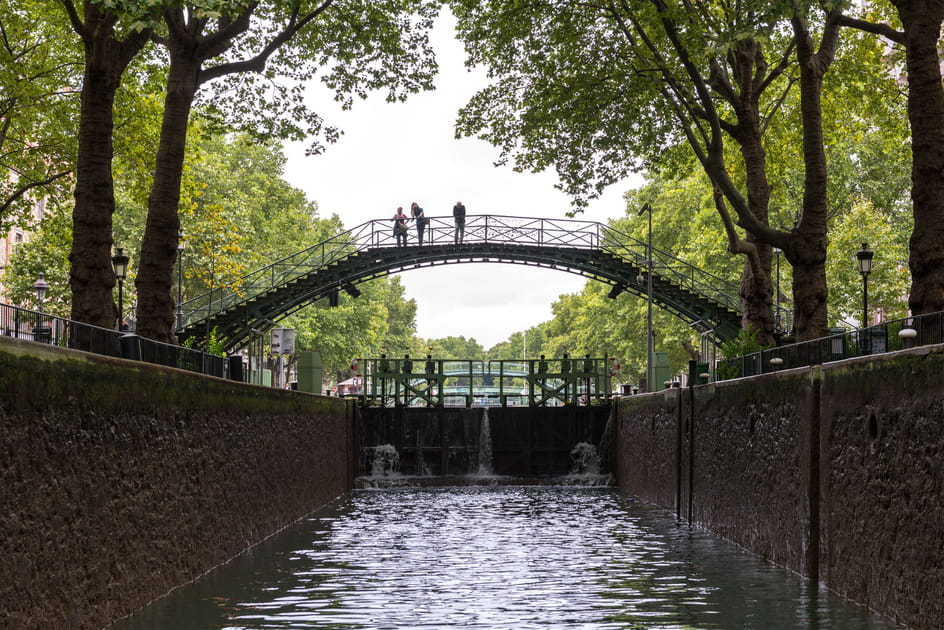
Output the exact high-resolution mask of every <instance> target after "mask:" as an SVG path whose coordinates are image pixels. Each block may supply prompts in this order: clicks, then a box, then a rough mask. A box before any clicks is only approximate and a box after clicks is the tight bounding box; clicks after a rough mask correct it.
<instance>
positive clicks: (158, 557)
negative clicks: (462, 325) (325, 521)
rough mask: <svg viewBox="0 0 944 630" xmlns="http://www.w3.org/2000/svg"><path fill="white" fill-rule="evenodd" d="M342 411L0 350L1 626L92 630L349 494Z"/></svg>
mask: <svg viewBox="0 0 944 630" xmlns="http://www.w3.org/2000/svg"><path fill="white" fill-rule="evenodd" d="M354 438H355V436H354V408H353V406H352V404H351V403H350V402H347V401H343V400H340V399H336V398H324V397H318V396H311V395H306V394H300V393H297V392H289V391H281V390H275V389H271V388H262V387H255V386H251V385H244V384H241V383H232V382H228V381H224V380H221V379H216V378H212V377H203V376H199V375H194V374H191V373H187V372H183V371H179V370H174V369H168V368H161V367H157V366H151V365H147V364H142V363H135V362H130V361H124V360H120V359H109V358H103V357H98V356H94V355H90V354H86V353H81V352H75V351H70V350H64V349H60V348H54V347H50V346H43V345H40V344H34V343H29V342H21V341H17V340H13V339H8V338H0V558H3V573H4V578H3V579H2V580H0V620H2V621H0V626H3V627H4V628H11V629H18V628H44V629H48V628H53V629H55V628H63V629H66V628H69V629H80V628H95V629H97V628H102V627H104V626H106V625H107V624H109V623H111V622H112V621H114V620H115V619H118V618H120V617H122V616H125V615H127V614H129V613H131V612H133V611H134V610H136V609H137V608H139V607H141V606H143V605H145V604H146V603H148V602H149V601H151V600H153V599H155V598H157V597H159V596H161V595H163V594H164V593H166V592H167V591H169V590H170V589H172V588H174V587H176V586H179V585H181V584H183V583H186V582H187V581H190V580H192V579H194V578H196V577H198V576H200V575H201V574H203V573H205V572H206V571H208V570H209V569H211V568H212V567H214V566H216V565H217V564H219V563H221V562H224V561H226V560H227V559H229V558H232V557H233V556H234V555H236V554H238V553H239V552H241V551H243V550H245V549H246V548H248V547H250V546H252V545H254V544H256V543H258V542H259V541H261V540H263V539H264V538H266V537H268V536H270V535H272V534H273V533H275V532H277V531H279V530H280V529H282V528H283V527H285V526H287V525H289V524H291V523H293V522H294V521H296V520H297V519H299V518H301V517H302V516H304V515H306V514H308V513H309V512H311V511H312V510H314V509H316V508H318V507H320V506H322V505H324V504H326V503H328V502H330V501H332V500H333V499H335V498H336V497H338V496H339V495H341V494H343V493H344V492H346V491H347V490H349V489H350V488H351V487H352V486H353V481H354V464H355V462H354V458H353V455H352V454H353V452H354V444H355V439H354Z"/></svg>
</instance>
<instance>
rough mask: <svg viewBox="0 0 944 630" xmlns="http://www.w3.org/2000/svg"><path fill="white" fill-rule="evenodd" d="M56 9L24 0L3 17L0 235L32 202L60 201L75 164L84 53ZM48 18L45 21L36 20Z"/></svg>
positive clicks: (0, 23) (0, 31)
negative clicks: (53, 16) (51, 16)
mask: <svg viewBox="0 0 944 630" xmlns="http://www.w3.org/2000/svg"><path fill="white" fill-rule="evenodd" d="M54 10H55V9H54V8H51V7H49V6H48V4H47V3H42V2H35V1H34V0H23V1H22V2H18V3H17V4H16V6H15V7H7V8H6V9H4V10H3V11H2V12H0V230H3V231H4V232H5V231H6V229H7V228H8V227H9V225H10V223H12V222H14V221H17V220H20V219H22V218H24V217H27V216H28V215H29V210H30V208H31V206H32V204H33V203H34V202H35V200H37V199H45V200H46V202H47V203H49V204H51V205H55V204H58V203H60V202H61V201H62V200H63V199H64V198H65V197H66V196H68V194H69V190H70V189H69V185H70V184H71V183H72V182H71V179H69V176H70V175H71V174H72V172H73V168H74V165H75V151H76V142H75V133H74V132H73V121H75V120H76V119H77V117H78V106H79V98H78V96H79V83H80V81H81V53H80V51H79V50H78V49H77V48H76V47H75V46H72V45H71V44H72V43H73V42H71V41H70V39H69V37H68V31H67V29H66V25H65V24H64V23H63V22H62V20H54V19H48V15H49V13H51V12H52V11H54ZM43 15H46V16H47V17H46V18H40V19H37V17H38V16H43Z"/></svg>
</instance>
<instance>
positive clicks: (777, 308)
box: [774, 247, 782, 329]
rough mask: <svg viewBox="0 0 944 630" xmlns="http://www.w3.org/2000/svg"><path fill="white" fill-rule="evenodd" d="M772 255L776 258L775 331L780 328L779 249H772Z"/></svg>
mask: <svg viewBox="0 0 944 630" xmlns="http://www.w3.org/2000/svg"><path fill="white" fill-rule="evenodd" d="M774 255H775V256H776V257H777V289H776V291H777V295H776V297H774V323H775V325H776V327H777V329H780V328H781V326H782V322H781V318H780V248H779V247H774Z"/></svg>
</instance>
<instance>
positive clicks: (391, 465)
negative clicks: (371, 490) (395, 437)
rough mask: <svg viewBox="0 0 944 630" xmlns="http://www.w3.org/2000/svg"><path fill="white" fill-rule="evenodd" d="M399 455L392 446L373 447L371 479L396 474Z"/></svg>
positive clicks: (398, 466)
mask: <svg viewBox="0 0 944 630" xmlns="http://www.w3.org/2000/svg"><path fill="white" fill-rule="evenodd" d="M399 468H400V454H399V453H397V449H396V448H395V447H394V446H393V445H392V444H382V445H380V446H375V447H374V457H373V460H372V461H371V464H370V475H371V477H392V476H393V475H396V474H398V471H399Z"/></svg>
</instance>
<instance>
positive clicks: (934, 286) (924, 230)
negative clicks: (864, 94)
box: [895, 0, 944, 315]
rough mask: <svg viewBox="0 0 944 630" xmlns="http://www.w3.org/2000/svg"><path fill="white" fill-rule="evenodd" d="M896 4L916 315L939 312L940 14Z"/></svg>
mask: <svg viewBox="0 0 944 630" xmlns="http://www.w3.org/2000/svg"><path fill="white" fill-rule="evenodd" d="M895 4H896V5H897V7H898V14H899V16H900V17H901V22H902V25H903V26H904V31H905V41H906V49H907V69H908V119H909V122H910V123H911V152H912V174H911V178H912V187H911V200H912V204H913V212H914V231H913V232H912V234H911V254H910V258H909V266H910V267H911V295H910V297H909V299H908V305H909V306H910V308H911V312H912V313H913V314H915V315H921V314H924V313H933V312H936V311H941V310H944V88H942V84H941V67H940V63H941V62H940V58H939V56H938V51H937V43H938V40H939V38H940V32H941V22H942V19H944V11H942V8H941V5H940V3H934V2H929V1H921V0H916V1H914V2H896V3H895ZM933 5H936V6H933Z"/></svg>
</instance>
